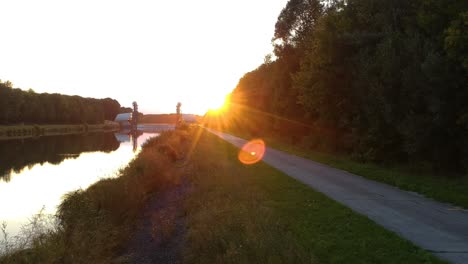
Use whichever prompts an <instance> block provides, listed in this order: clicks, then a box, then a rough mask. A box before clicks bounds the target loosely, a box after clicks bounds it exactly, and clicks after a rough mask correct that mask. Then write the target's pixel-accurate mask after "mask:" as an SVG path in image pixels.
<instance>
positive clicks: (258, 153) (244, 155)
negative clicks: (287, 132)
mask: <svg viewBox="0 0 468 264" xmlns="http://www.w3.org/2000/svg"><path fill="white" fill-rule="evenodd" d="M263 155H265V142H263V140H261V139H254V140H251V141H249V142H247V143H246V144H245V145H244V146H243V147H242V149H241V150H240V151H239V161H240V162H242V163H244V164H246V165H251V164H255V163H257V162H259V161H261V160H262V158H263Z"/></svg>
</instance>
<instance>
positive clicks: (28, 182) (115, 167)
mask: <svg viewBox="0 0 468 264" xmlns="http://www.w3.org/2000/svg"><path fill="white" fill-rule="evenodd" d="M141 128H142V129H143V131H142V132H139V133H138V134H135V133H134V134H130V133H128V131H127V132H125V131H121V132H119V133H94V134H86V135H63V136H51V137H41V138H35V139H32V138H31V139H23V140H8V141H0V224H2V223H6V224H7V228H6V230H7V232H8V235H9V236H14V235H16V234H18V232H19V230H20V229H21V226H23V225H25V224H27V223H29V221H30V219H31V218H32V216H33V215H35V214H37V213H38V212H40V211H41V210H42V212H43V213H44V214H54V213H55V212H56V208H57V206H58V205H59V204H60V202H61V201H62V197H63V195H64V194H67V193H69V192H71V191H74V190H77V189H80V188H82V189H86V188H87V187H89V186H90V185H91V184H93V183H94V182H96V181H98V180H99V179H102V178H109V177H115V176H116V175H117V174H118V172H119V170H120V169H121V168H124V167H125V166H126V165H127V164H128V163H129V162H130V161H131V160H132V159H133V158H134V157H135V155H136V154H137V153H138V152H139V151H140V148H141V145H142V144H143V143H144V142H145V141H146V140H147V139H149V138H151V137H154V136H158V135H159V134H158V132H160V131H162V130H168V129H171V127H170V126H149V125H146V126H142V127H141ZM139 129H140V127H139ZM0 240H1V236H0Z"/></svg>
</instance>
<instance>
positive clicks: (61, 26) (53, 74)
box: [0, 0, 287, 114]
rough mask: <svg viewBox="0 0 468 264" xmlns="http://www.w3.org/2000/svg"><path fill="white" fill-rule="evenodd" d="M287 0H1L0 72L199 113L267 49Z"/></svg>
mask: <svg viewBox="0 0 468 264" xmlns="http://www.w3.org/2000/svg"><path fill="white" fill-rule="evenodd" d="M286 2H287V1H286V0H274V1H271V0H261V1H260V0H259V1H248V0H241V1H232V2H229V1H222V2H220V1H214V0H202V1H174V2H172V1H135V2H131V3H130V2H124V1H97V2H96V1H90V0H84V1H79V2H75V3H69V2H63V1H54V0H45V1H40V3H39V2H38V1H6V2H1V3H0V9H1V10H2V11H4V12H3V14H2V16H0V24H1V25H4V27H2V35H3V36H8V41H3V42H2V43H0V57H1V58H2V62H1V63H0V79H1V80H4V81H5V80H11V81H12V82H13V84H14V86H15V87H19V88H22V89H29V88H32V89H34V90H35V91H36V92H41V93H42V92H47V93H61V94H72V95H75V94H76V95H80V96H84V97H94V98H105V97H112V98H114V99H117V100H118V101H119V102H120V104H121V105H123V106H130V105H131V103H132V102H133V101H137V102H138V104H139V106H140V110H141V111H142V112H143V113H172V112H174V111H175V107H174V105H175V103H176V102H182V103H183V109H182V111H183V112H184V113H194V114H204V113H205V112H206V111H207V110H208V109H210V108H219V107H221V106H222V105H223V103H224V96H226V94H228V93H229V92H231V90H232V89H233V88H234V87H235V86H236V84H237V82H238V81H239V78H240V77H242V75H243V74H244V73H245V72H247V71H249V70H251V69H253V68H255V67H257V66H258V65H260V64H261V63H262V62H263V58H264V56H265V55H266V54H268V53H270V52H271V51H272V47H271V44H270V40H271V36H272V35H273V32H274V23H275V21H276V19H277V17H278V14H279V13H280V11H281V9H282V8H283V7H284V5H285V4H286ZM84 17H85V18H86V19H83V18H84ZM25 18H27V19H25ZM181 18H183V19H181ZM240 18H241V19H240Z"/></svg>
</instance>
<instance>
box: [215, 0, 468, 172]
mask: <svg viewBox="0 0 468 264" xmlns="http://www.w3.org/2000/svg"><path fill="white" fill-rule="evenodd" d="M467 14H468V2H466V1H459V0H448V1H442V2H441V1H435V0H416V1H404V0H397V1H384V0H378V1H374V0H349V1H340V0H336V1H314V0H312V1H310V0H290V1H289V2H288V3H287V5H286V7H285V8H284V9H283V11H282V12H281V14H280V16H279V17H278V22H277V23H276V27H275V35H274V38H273V45H274V47H275V55H276V60H274V61H271V60H266V61H265V63H264V64H262V65H260V66H259V67H258V68H257V69H255V70H254V71H252V72H249V73H247V74H245V75H244V77H242V78H241V79H240V81H239V84H238V85H237V87H236V88H235V89H234V91H233V93H232V96H231V98H232V104H231V107H230V109H229V110H228V111H226V113H225V114H224V117H223V119H224V121H223V122H224V123H225V124H228V126H231V127H232V126H237V127H241V128H242V129H244V130H247V131H249V133H251V134H257V135H268V134H270V135H271V134H274V135H277V136H280V137H289V138H290V139H291V141H292V142H304V140H302V139H303V138H307V139H309V141H311V143H310V144H308V145H320V146H319V147H321V148H326V149H328V150H333V151H337V152H348V153H350V154H352V155H353V156H354V157H355V158H356V159H358V160H361V161H375V162H398V163H401V162H403V163H419V162H428V163H430V164H432V166H433V169H434V170H435V171H446V172H447V171H451V172H457V173H465V172H466V171H467V169H468V165H467V164H468V105H467V104H466V102H467V101H468V87H467V85H466V84H467V83H468V71H467V69H468V67H467V58H468V55H467V54H468V53H467V52H468V50H467V45H466V43H467V36H468V35H467V33H466V32H468V30H467V25H468V22H467V21H468V20H467V18H468V15H467ZM239 115H242V116H243V117H239ZM210 118H211V119H213V118H214V117H213V114H209V115H208V116H207V120H209V119H210ZM252 124H253V125H252Z"/></svg>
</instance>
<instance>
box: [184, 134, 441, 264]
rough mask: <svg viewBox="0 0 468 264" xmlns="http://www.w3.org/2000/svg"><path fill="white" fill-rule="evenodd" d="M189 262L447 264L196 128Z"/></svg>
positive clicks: (190, 202)
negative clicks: (243, 158)
mask: <svg viewBox="0 0 468 264" xmlns="http://www.w3.org/2000/svg"><path fill="white" fill-rule="evenodd" d="M199 133H200V135H199V140H198V144H197V146H196V147H195V149H194V151H193V155H192V158H191V163H192V164H193V166H194V178H193V184H194V192H192V193H191V194H190V195H189V197H188V199H187V204H186V211H187V222H188V240H187V241H188V242H187V249H186V252H185V262H187V263H443V262H442V261H440V260H438V259H436V258H435V257H433V256H432V255H430V254H429V253H427V252H425V251H424V250H422V249H419V248H417V247H416V246H414V245H413V244H411V243H410V242H408V241H406V240H404V239H402V238H400V237H398V236H397V235H396V234H394V233H392V232H390V231H387V230H385V229H384V228H383V227H380V226H378V225H377V224H375V223H374V222H372V221H371V220H369V219H368V218H366V217H364V216H361V215H358V214H356V213H354V212H353V211H351V210H350V209H348V208H346V207H344V206H342V205H340V204H338V203H336V202H334V201H332V200H331V199H329V198H327V197H325V196H324V195H323V194H320V193H318V192H315V191H314V190H312V189H311V188H309V187H308V186H305V185H304V184H302V183H299V182H298V181H296V180H294V179H292V178H290V177H288V176H287V175H285V174H283V173H281V172H279V171H277V170H275V169H273V168H271V167H270V166H268V165H266V164H265V163H262V162H261V163H256V164H253V165H243V164H241V163H240V162H239V161H238V157H237V155H238V150H237V149H236V148H234V147H233V146H231V145H230V144H229V143H226V142H224V141H223V140H221V139H219V138H218V137H216V136H214V135H211V134H209V133H207V132H199Z"/></svg>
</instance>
